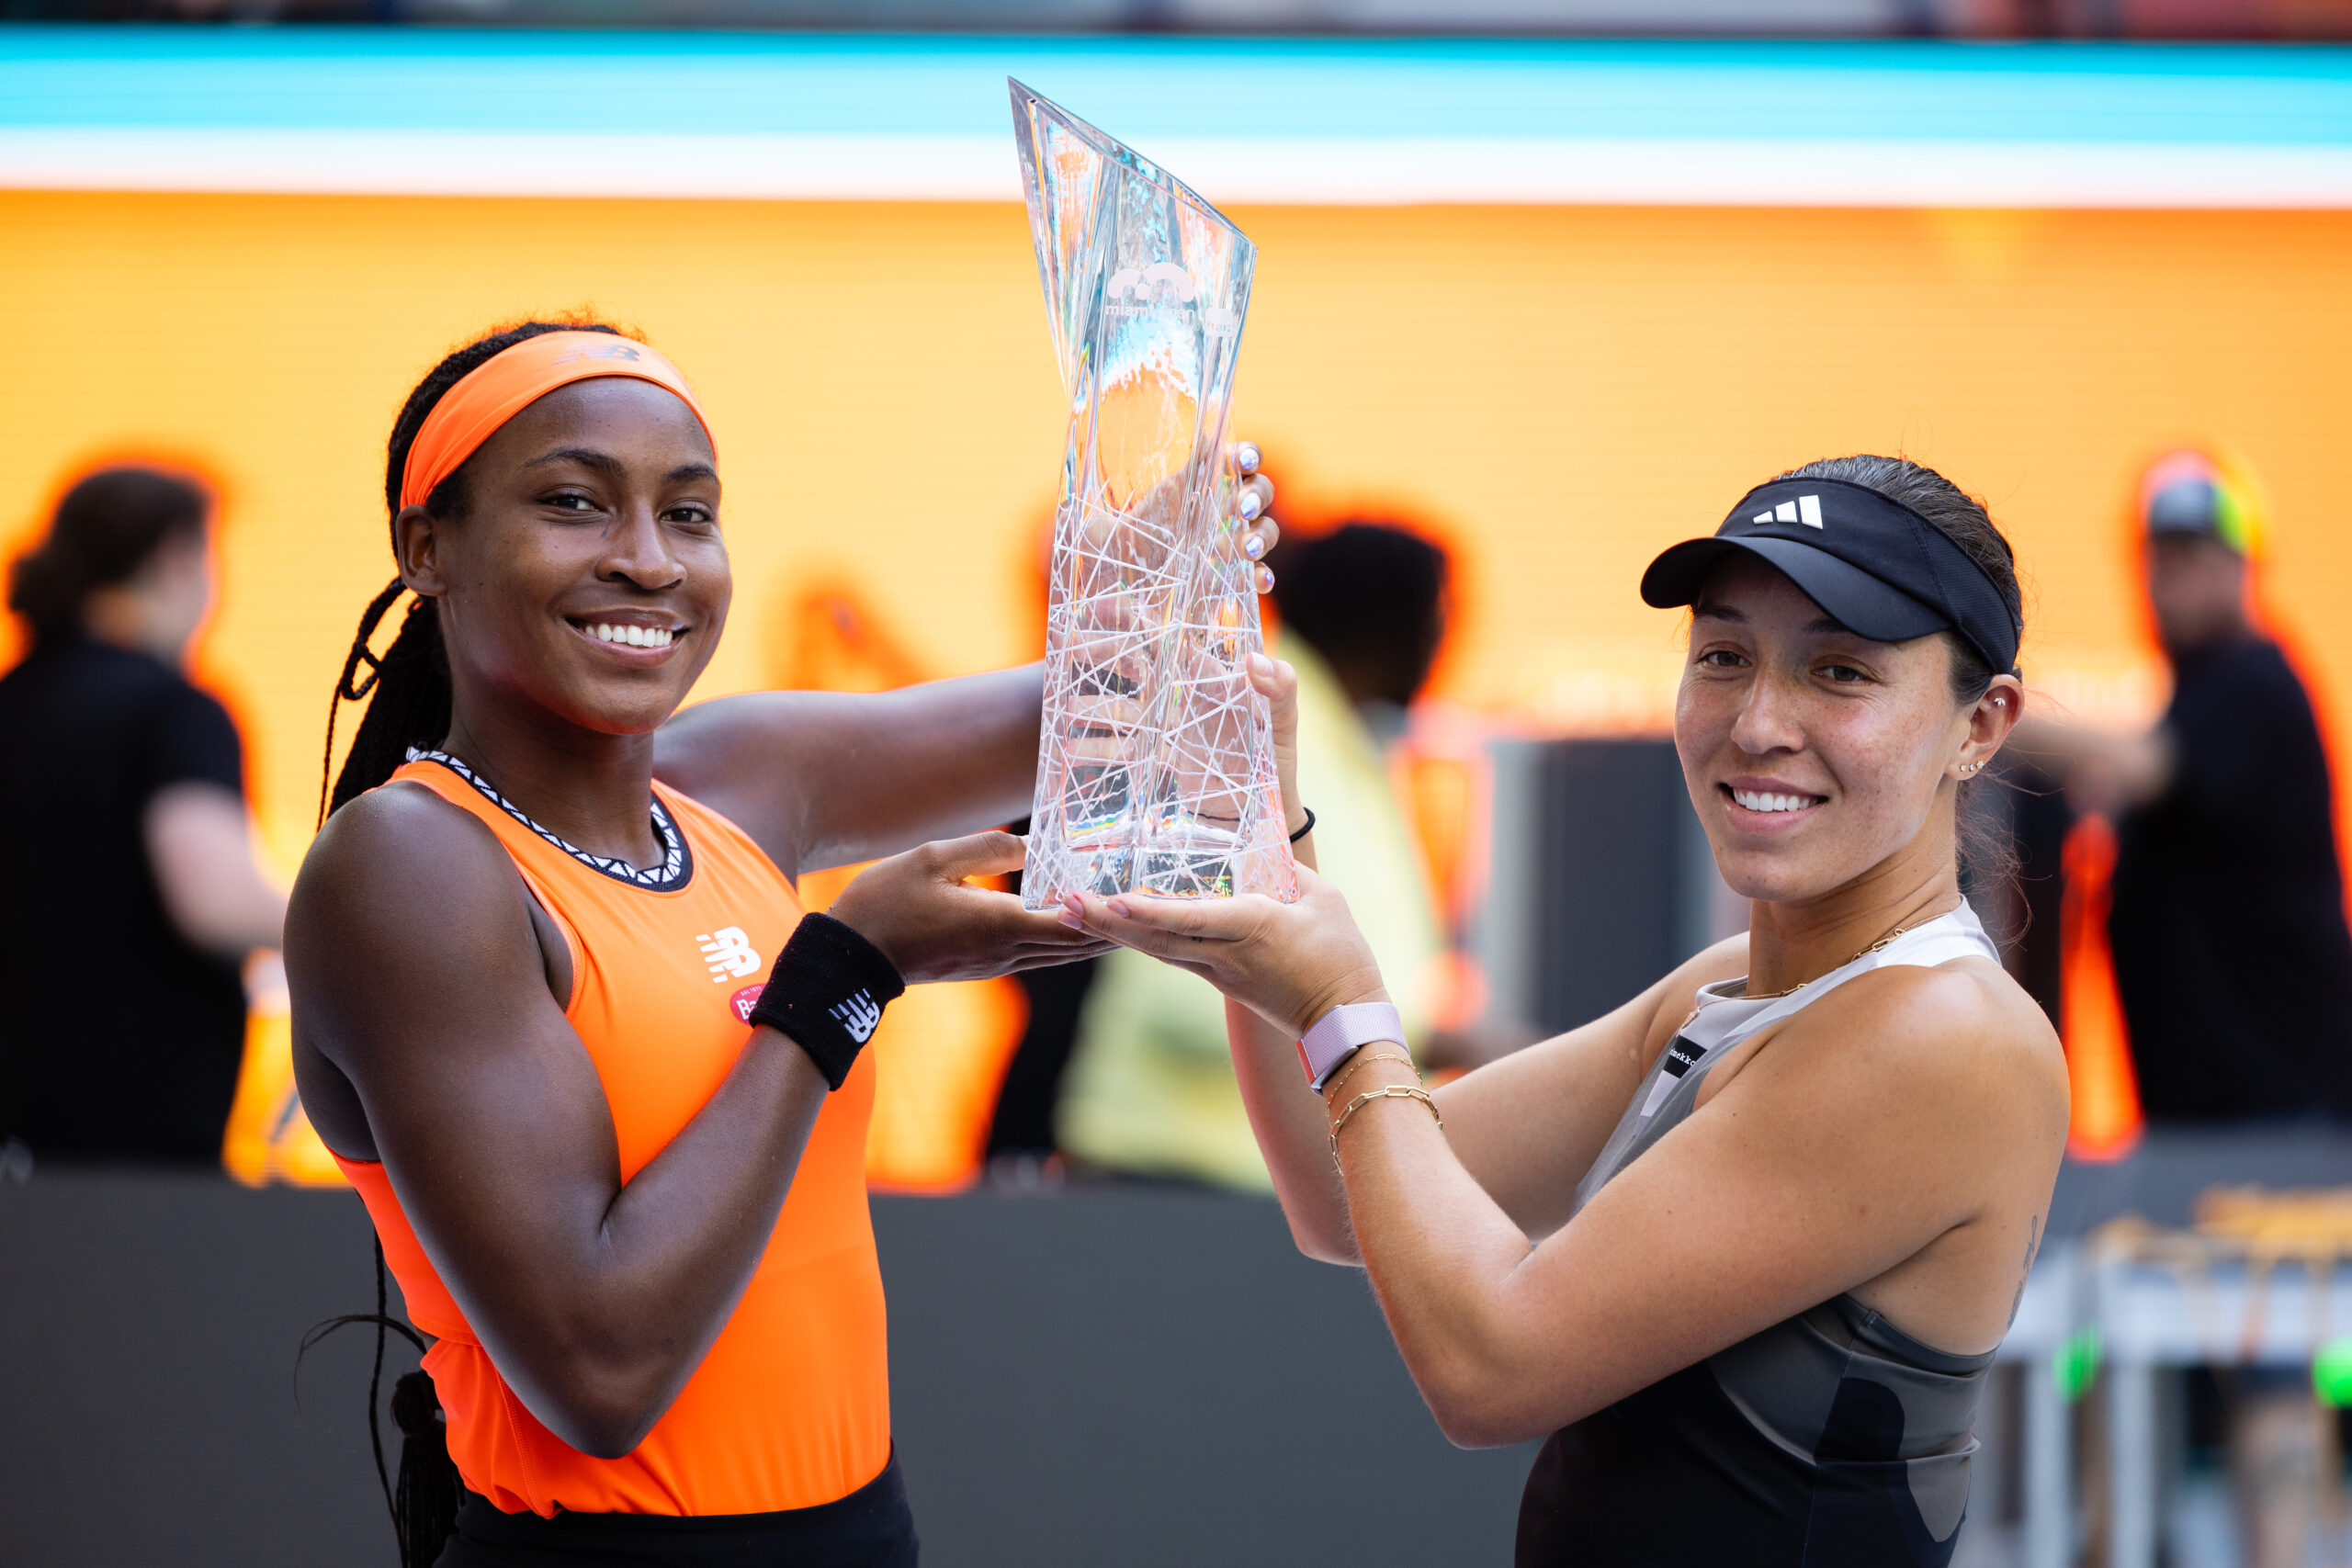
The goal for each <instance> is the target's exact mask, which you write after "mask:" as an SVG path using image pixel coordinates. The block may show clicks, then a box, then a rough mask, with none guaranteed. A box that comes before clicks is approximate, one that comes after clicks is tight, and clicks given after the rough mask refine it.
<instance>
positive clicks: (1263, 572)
mask: <svg viewBox="0 0 2352 1568" xmlns="http://www.w3.org/2000/svg"><path fill="white" fill-rule="evenodd" d="M1273 591H1274V574H1273V572H1272V570H1269V569H1268V568H1266V567H1262V566H1261V567H1260V568H1259V569H1258V592H1261V593H1272V592H1273Z"/></svg>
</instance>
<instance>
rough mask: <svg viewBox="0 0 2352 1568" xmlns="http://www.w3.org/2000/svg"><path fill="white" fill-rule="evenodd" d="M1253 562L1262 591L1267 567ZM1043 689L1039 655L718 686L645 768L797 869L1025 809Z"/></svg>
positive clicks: (667, 732)
mask: <svg viewBox="0 0 2352 1568" xmlns="http://www.w3.org/2000/svg"><path fill="white" fill-rule="evenodd" d="M1237 453H1238V457H1237V461H1238V462H1239V463H1240V464H1241V472H1242V473H1243V474H1244V475H1246V476H1247V477H1246V478H1244V479H1242V480H1241V482H1240V483H1239V484H1238V485H1237V486H1235V488H1234V491H1233V498H1234V505H1235V507H1236V509H1237V515H1238V516H1239V517H1240V518H1241V519H1243V520H1244V525H1243V527H1242V530H1241V533H1240V535H1239V540H1240V548H1241V550H1242V553H1243V554H1244V555H1246V556H1247V557H1248V558H1250V559H1251V560H1253V561H1254V560H1263V559H1264V558H1265V555H1266V552H1267V551H1268V550H1270V549H1272V547H1274V545H1275V543H1276V542H1277V541H1278V540H1279V539H1280V538H1281V537H1282V527H1281V525H1279V524H1277V523H1276V522H1275V521H1274V519H1273V517H1272V513H1270V512H1269V510H1268V509H1269V508H1270V507H1272V504H1273V500H1274V485H1273V481H1272V479H1268V478H1267V477H1266V476H1265V475H1263V474H1261V473H1258V472H1256V471H1255V470H1256V464H1257V460H1258V459H1257V455H1256V449H1255V448H1254V447H1249V446H1246V444H1244V446H1242V447H1238V448H1237ZM1257 571H1258V574H1259V575H1258V590H1259V592H1265V591H1266V590H1267V589H1268V588H1270V587H1272V584H1273V579H1272V576H1271V575H1270V574H1268V573H1267V571H1266V569H1265V568H1263V567H1260V568H1258V569H1257ZM1044 699H1045V667H1044V666H1043V665H1042V664H1028V665H1023V666H1022V667H1021V668H1020V669H1018V670H1000V671H991V672H989V673H988V674H985V675H967V676H963V677H960V678H958V679H956V680H950V681H933V682H928V683H926V684H923V685H919V686H907V687H903V688H901V689H899V690H898V691H894V692H876V693H865V694H861V693H842V692H762V693H755V694H749V695H744V696H737V697H721V698H719V699H718V700H717V701H715V702H707V703H703V704H700V705H696V706H695V707H691V708H688V709H686V710H685V711H684V712H683V713H681V714H679V715H678V716H676V717H674V718H673V719H671V720H670V722H669V723H668V724H666V725H664V726H662V731H661V734H660V736H659V737H658V739H657V741H656V747H655V751H654V764H653V771H654V773H655V775H656V776H657V777H659V778H660V779H661V780H662V782H663V783H664V784H670V785H672V786H673V787H674V788H677V789H681V790H684V792H685V793H686V794H688V795H693V796H694V797H695V799H697V800H700V801H702V802H704V803H705V804H707V805H709V806H711V807H716V808H717V809H718V810H720V811H723V812H725V813H726V814H727V815H728V816H729V818H733V819H734V820H735V822H736V823H737V824H738V825H740V826H741V828H742V829H744V831H746V832H748V833H750V834H751V835H752V838H753V840H756V841H757V842H758V844H759V846H760V847H761V848H762V849H763V850H765V851H766V852H767V853H768V855H769V857H770V858H771V859H773V860H774V861H775V863H776V864H778V865H780V866H782V867H783V868H784V869H785V872H786V874H787V875H794V876H797V875H798V874H800V873H802V872H804V871H821V870H823V869H824V868H826V867H828V866H836V865H854V864H855V863H858V862H859V861H865V860H872V859H875V858H876V857H877V856H880V855H891V854H897V853H898V852H899V851H901V850H904V849H909V848H910V847H912V846H913V845H916V844H920V843H923V842H925V841H927V840H933V839H942V838H947V837H950V836H952V835H955V834H958V833H971V832H977V831H978V830H979V829H982V828H992V827H1001V826H1003V825H1004V824H1006V823H1008V822H1012V821H1014V820H1016V819H1017V818H1023V817H1026V816H1027V815H1028V814H1029V807H1030V806H1031V805H1032V803H1033V801H1034V798H1035V790H1036V783H1037V730H1038V724H1039V721H1040V718H1041V716H1042V708H1043V705H1044ZM786 781H789V783H786Z"/></svg>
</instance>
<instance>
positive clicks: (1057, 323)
mask: <svg viewBox="0 0 2352 1568" xmlns="http://www.w3.org/2000/svg"><path fill="white" fill-rule="evenodd" d="M1010 85H1011V87H1012V121H1013V132H1014V138H1015V140H1016V141H1018V143H1019V144H1020V150H1021V175H1022V183H1023V187H1024V188H1025V190H1026V192H1027V195H1028V199H1029V228H1030V233H1031V236H1032V237H1033V238H1034V239H1035V242H1036V247H1037V269H1038V272H1039V274H1040V276H1042V278H1043V280H1044V282H1045V287H1046V314H1047V316H1048V317H1049V319H1050V320H1051V322H1052V326H1053V335H1054V349H1055V352H1056V354H1057V355H1058V357H1059V359H1060V362H1061V371H1062V384H1063V386H1064V387H1065V388H1066V389H1068V391H1069V400H1070V420H1069V443H1068V445H1067V446H1066V447H1065V449H1064V453H1063V457H1062V485H1061V495H1060V499H1059V502H1058V503H1057V507H1056V510H1055V515H1054V548H1053V562H1052V568H1051V581H1050V586H1049V592H1048V595H1047V605H1046V716H1045V724H1044V727H1043V731H1042V734H1041V736H1040V738H1039V743H1038V758H1037V797H1036V805H1035V809H1034V810H1033V812H1032V814H1031V818H1030V829H1029V857H1028V863H1027V865H1026V867H1025V869H1024V870H1023V874H1022V884H1021V890H1022V901H1023V903H1024V904H1026V905H1027V906H1028V907H1029V908H1033V909H1037V908H1046V906H1048V905H1050V904H1053V903H1055V902H1057V901H1058V900H1059V899H1060V897H1061V896H1062V895H1063V894H1064V893H1068V892H1074V891H1082V892H1090V893H1097V894H1105V895H1107V894H1113V893H1124V892H1143V893H1157V894H1161V895H1164V896H1168V897H1216V896H1222V895H1229V894H1234V893H1265V894H1270V895H1272V897H1277V898H1281V899H1283V900H1285V901H1287V900H1289V899H1293V898H1295V897H1297V896H1298V878H1297V874H1296V871H1295V867H1294V866H1293V864H1292V862H1291V854H1290V843H1289V840H1288V836H1287V835H1286V834H1285V833H1284V831H1283V810H1282V799H1281V794H1280V789H1279V786H1278V784H1276V782H1275V777H1274V756H1273V735H1272V725H1271V721H1270V718H1269V716H1268V713H1267V708H1266V702H1265V699H1264V698H1262V697H1261V696H1259V695H1258V694H1256V693H1255V692H1254V691H1252V690H1251V689H1250V683H1249V680H1248V677H1247V675H1246V673H1245V666H1244V662H1243V661H1244V660H1246V659H1247V658H1248V657H1249V656H1250V654H1252V653H1254V652H1257V651H1258V650H1259V649H1261V647H1262V646H1263V638H1262V637H1261V631H1260V628H1259V624H1258V594H1257V585H1256V583H1255V581H1253V578H1254V568H1253V565H1252V563H1251V562H1250V560H1249V559H1248V558H1245V557H1244V556H1243V555H1242V553H1241V543H1242V533H1243V529H1242V525H1241V524H1240V523H1239V522H1238V520H1237V519H1235V517H1234V516H1233V498H1234V491H1235V487H1236V486H1237V484H1238V482H1239V479H1238V475H1237V474H1236V472H1235V470H1234V468H1233V463H1232V459H1231V456H1230V453H1229V450H1228V446H1227V428H1226V426H1227V416H1228V415H1229V413H1230V412H1231V409H1232V402H1233V363H1234V356H1235V354H1236V353H1237V352H1238V349H1239V347H1240V344H1241V327H1242V321H1243V319H1244V317H1245V316H1246V315H1247V314H1248V312H1249V309H1250V275H1251V272H1252V270H1253V268H1254V266H1255V265H1256V260H1257V248H1256V247H1255V246H1254V245H1252V244H1251V243H1250V241H1249V240H1248V238H1247V237H1245V236H1244V235H1243V234H1242V232H1241V231H1240V230H1238V229H1237V228H1235V227H1234V226H1233V224H1232V223H1231V222H1230V221H1228V220H1227V219H1226V217H1225V215H1224V214H1223V213H1221V212H1219V211H1217V210H1216V209H1215V208H1214V207H1211V206H1210V205H1209V204H1208V203H1207V202H1205V201H1203V200H1202V199H1201V198H1200V197H1198V196H1196V195H1194V194H1193V192H1192V191H1191V190H1190V189H1188V188H1187V187H1186V186H1184V184H1183V183H1182V181H1180V180H1177V179H1175V178H1173V177H1172V176H1170V175H1169V174H1168V173H1167V172H1166V171H1164V170H1162V169H1161V168H1159V165H1157V164H1153V163H1151V162H1149V161H1148V160H1147V159H1145V158H1142V157H1140V156H1138V155H1137V154H1136V152H1134V151H1133V150H1132V149H1130V148H1128V147H1126V146H1125V145H1123V144H1122V143H1120V142H1118V141H1114V140H1112V139H1111V138H1110V137H1108V136H1105V135H1103V133H1102V132H1101V131H1099V130H1095V129H1094V128H1093V127H1092V126H1091V125H1088V124H1087V123H1086V122H1085V121H1084V120H1081V119H1080V118H1077V117H1076V116H1074V115H1072V114H1070V113H1069V111H1067V110H1065V109H1062V108H1060V107H1057V106H1056V105H1055V104H1053V103H1051V102H1048V101H1047V100H1046V99H1045V98H1042V97H1040V96H1038V95H1037V94H1035V93H1034V92H1032V91H1030V90H1029V89H1028V88H1026V87H1024V86H1023V85H1021V84H1020V83H1018V82H1013V83H1011V84H1010Z"/></svg>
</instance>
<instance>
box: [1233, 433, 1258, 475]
mask: <svg viewBox="0 0 2352 1568" xmlns="http://www.w3.org/2000/svg"><path fill="white" fill-rule="evenodd" d="M1263 461H1265V459H1264V458H1263V457H1261V456H1260V455H1259V452H1258V444H1257V443H1256V442H1255V441H1244V442H1241V443H1239V444H1238V446H1235V447H1234V448H1233V466H1234V467H1235V468H1238V469H1240V470H1241V471H1242V472H1243V473H1245V474H1254V473H1256V472H1257V471H1258V465H1259V464H1260V463H1261V462H1263Z"/></svg>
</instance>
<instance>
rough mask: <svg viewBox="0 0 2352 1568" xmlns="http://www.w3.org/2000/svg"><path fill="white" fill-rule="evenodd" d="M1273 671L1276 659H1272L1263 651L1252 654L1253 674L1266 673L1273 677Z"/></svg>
mask: <svg viewBox="0 0 2352 1568" xmlns="http://www.w3.org/2000/svg"><path fill="white" fill-rule="evenodd" d="M1273 672H1274V661H1273V660H1271V659H1269V658H1267V657H1266V656H1265V655H1264V654H1262V653H1253V654H1251V655H1250V673H1251V674H1252V675H1265V676H1269V677H1271V676H1272V674H1273Z"/></svg>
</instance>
